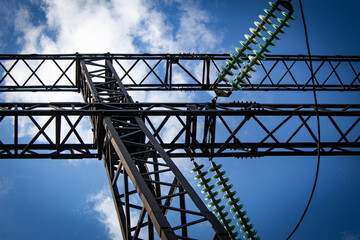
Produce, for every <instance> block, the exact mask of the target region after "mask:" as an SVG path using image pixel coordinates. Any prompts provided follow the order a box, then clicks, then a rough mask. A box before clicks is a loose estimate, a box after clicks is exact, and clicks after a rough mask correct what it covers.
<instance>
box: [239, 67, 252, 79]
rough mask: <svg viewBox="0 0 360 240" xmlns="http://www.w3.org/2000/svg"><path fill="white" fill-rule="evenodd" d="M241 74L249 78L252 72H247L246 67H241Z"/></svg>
mask: <svg viewBox="0 0 360 240" xmlns="http://www.w3.org/2000/svg"><path fill="white" fill-rule="evenodd" d="M240 73H241V75H244V76H245V77H247V78H251V74H250V73H249V72H247V71H246V70H245V69H240Z"/></svg>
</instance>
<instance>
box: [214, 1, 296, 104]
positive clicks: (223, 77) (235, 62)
mask: <svg viewBox="0 0 360 240" xmlns="http://www.w3.org/2000/svg"><path fill="white" fill-rule="evenodd" d="M269 4H270V6H271V9H270V10H268V9H264V12H265V13H266V15H265V16H264V15H259V18H260V20H261V22H257V21H255V22H254V24H255V26H256V28H250V29H249V30H250V32H251V35H249V34H245V35H244V36H245V38H246V42H244V41H240V44H241V47H236V48H235V50H236V52H237V54H230V57H231V59H228V60H226V66H221V70H222V71H221V72H218V73H217V79H216V81H215V85H216V84H217V83H220V82H222V81H223V82H227V83H230V85H231V86H232V87H231V90H230V91H229V93H228V94H225V93H224V92H222V91H221V90H219V89H217V88H216V87H215V92H216V95H217V96H229V95H230V94H231V92H232V91H234V90H241V89H242V87H241V84H247V81H246V79H249V78H251V77H252V76H251V74H250V72H255V71H256V68H255V67H254V65H260V61H259V60H262V59H265V55H264V53H265V52H266V53H269V52H270V50H269V46H275V44H274V42H273V41H274V40H280V38H279V37H278V34H279V33H285V32H284V30H283V28H284V27H289V26H290V25H289V23H288V22H287V21H288V20H294V18H293V17H292V12H293V10H292V9H291V10H289V12H288V13H287V12H284V11H282V10H281V9H280V7H279V5H280V2H279V1H277V2H276V3H273V2H269ZM277 11H280V12H281V13H282V15H283V16H284V18H283V19H282V18H280V17H278V18H277V16H276V15H275V12H277ZM270 18H276V19H277V21H278V22H279V23H280V24H279V25H276V24H273V23H272V21H271V20H270ZM266 24H268V25H272V26H273V28H274V29H275V30H274V31H273V32H272V31H270V30H268V29H267V28H266V26H265V25H266ZM261 31H264V32H267V33H268V34H269V35H270V37H268V38H266V37H263V35H262V34H261ZM256 38H260V39H262V40H263V41H264V44H261V43H258V41H257V40H256ZM251 44H254V45H256V44H257V45H258V47H259V48H260V51H258V50H254V49H253V48H252V47H251V46H250V45H251ZM246 51H252V52H253V53H254V56H252V55H248V54H247V53H246ZM243 58H248V59H249V63H245V64H244V67H243V68H240V64H243V62H244V60H243ZM232 70H239V72H240V74H234V73H233V71H232ZM227 76H231V77H233V80H230V81H229V79H228V78H227ZM215 98H217V97H215Z"/></svg>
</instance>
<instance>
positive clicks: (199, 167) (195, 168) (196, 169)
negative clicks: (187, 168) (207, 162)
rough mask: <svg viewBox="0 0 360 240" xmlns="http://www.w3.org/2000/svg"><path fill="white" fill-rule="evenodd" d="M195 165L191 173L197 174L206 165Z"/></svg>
mask: <svg viewBox="0 0 360 240" xmlns="http://www.w3.org/2000/svg"><path fill="white" fill-rule="evenodd" d="M194 165H195V167H194V168H193V169H192V170H191V172H197V171H199V170H200V169H202V168H203V167H204V164H200V165H197V163H196V162H194Z"/></svg>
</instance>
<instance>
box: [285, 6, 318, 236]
mask: <svg viewBox="0 0 360 240" xmlns="http://www.w3.org/2000/svg"><path fill="white" fill-rule="evenodd" d="M299 4H300V10H301V17H302V20H303V25H304V31H305V39H306V47H307V51H308V55H309V63H310V72H311V80H312V85H313V95H314V101H315V111H316V120H317V135H318V139H317V143H316V144H317V164H316V165H317V166H316V173H315V180H314V184H313V188H312V191H311V194H310V197H309V200H308V203H307V205H306V207H305V210H304V212H303V214H302V216H301V218H300V220H299V221H298V223H297V224H296V226H295V228H294V229H293V231H292V232H291V233H290V235H289V236H288V237H287V238H286V239H287V240H288V239H290V238H291V237H292V235H293V234H294V233H295V232H296V230H297V229H298V227H299V226H300V224H301V223H302V221H303V219H304V217H305V215H306V213H307V210H308V209H309V206H310V203H311V201H312V198H313V196H314V192H315V189H316V185H317V181H318V177H319V169H320V118H319V108H318V101H317V96H316V90H315V80H314V72H313V66H312V61H311V52H310V44H309V38H308V33H307V29H306V22H305V16H304V10H303V7H302V3H301V0H299Z"/></svg>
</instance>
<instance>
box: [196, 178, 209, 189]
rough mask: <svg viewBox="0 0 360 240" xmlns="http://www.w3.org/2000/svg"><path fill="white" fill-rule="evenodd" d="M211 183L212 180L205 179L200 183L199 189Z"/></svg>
mask: <svg viewBox="0 0 360 240" xmlns="http://www.w3.org/2000/svg"><path fill="white" fill-rule="evenodd" d="M210 181H211V179H210V178H207V179H205V180H204V181H202V182H199V183H198V186H199V187H201V186H204V185H205V184H207V183H209V182H210Z"/></svg>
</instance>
